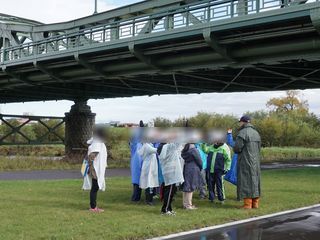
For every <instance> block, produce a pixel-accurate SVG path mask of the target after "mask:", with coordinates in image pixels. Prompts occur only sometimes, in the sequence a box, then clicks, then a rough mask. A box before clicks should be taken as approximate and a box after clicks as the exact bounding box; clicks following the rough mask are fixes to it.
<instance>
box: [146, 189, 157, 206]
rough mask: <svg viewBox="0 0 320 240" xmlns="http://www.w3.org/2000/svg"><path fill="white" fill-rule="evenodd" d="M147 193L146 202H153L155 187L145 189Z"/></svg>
mask: <svg viewBox="0 0 320 240" xmlns="http://www.w3.org/2000/svg"><path fill="white" fill-rule="evenodd" d="M145 195H146V202H147V203H152V202H153V196H154V195H155V188H147V189H146V190H145Z"/></svg>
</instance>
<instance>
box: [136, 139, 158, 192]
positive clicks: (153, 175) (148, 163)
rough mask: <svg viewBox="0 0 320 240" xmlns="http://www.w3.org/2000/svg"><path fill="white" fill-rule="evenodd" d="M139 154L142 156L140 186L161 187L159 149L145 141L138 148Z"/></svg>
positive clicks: (143, 187) (144, 187)
mask: <svg viewBox="0 0 320 240" xmlns="http://www.w3.org/2000/svg"><path fill="white" fill-rule="evenodd" d="M138 154H139V155H140V156H141V158H142V169H141V175H140V188H141V189H146V188H154V187H159V178H158V162H157V149H156V148H154V147H153V146H152V145H151V144H150V143H144V144H143V145H142V147H141V148H140V149H139V150H138Z"/></svg>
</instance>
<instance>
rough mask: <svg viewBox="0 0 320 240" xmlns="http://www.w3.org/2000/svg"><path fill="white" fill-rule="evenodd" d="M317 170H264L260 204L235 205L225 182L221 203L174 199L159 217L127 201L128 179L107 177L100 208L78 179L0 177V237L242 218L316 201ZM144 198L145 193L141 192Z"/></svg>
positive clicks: (117, 235) (116, 232)
mask: <svg viewBox="0 0 320 240" xmlns="http://www.w3.org/2000/svg"><path fill="white" fill-rule="evenodd" d="M319 182H320V169H319V168H309V169H289V170H269V171H263V176H262V190H263V198H262V202H261V208H260V209H258V210H241V209H237V208H236V207H237V206H240V205H241V203H240V202H237V201H235V187H234V186H232V185H231V184H228V183H226V191H227V198H228V200H227V201H226V204H225V205H223V206H220V205H216V204H212V203H209V202H208V201H207V200H202V201H200V200H198V196H197V195H196V196H195V199H194V203H195V204H196V205H197V206H198V207H199V209H198V210H195V211H186V210H183V209H182V207H181V205H182V204H181V193H179V194H178V195H177V197H176V200H175V202H174V208H175V210H176V211H177V216H175V217H170V216H161V215H160V203H159V202H157V203H156V206H153V207H150V206H146V205H144V204H143V203H141V204H139V205H136V204H132V203H130V201H129V199H130V195H131V185H130V179H129V178H111V179H107V186H108V189H107V191H106V192H103V193H102V192H99V193H98V204H99V207H102V208H104V209H105V210H106V211H105V212H104V213H101V214H93V213H90V212H89V211H88V192H83V191H81V190H80V188H81V184H82V181H80V180H61V181H0V189H1V194H0V202H1V205H0V239H6V240H8V239H15V240H16V239H143V238H147V237H153V236H160V235H165V234H169V233H174V232H179V231H183V230H191V229H196V228H200V227H205V226H211V225H216V224H221V223H225V222H230V221H235V220H240V219H245V218H249V217H253V216H258V215H264V214H268V213H274V212H278V211H282V210H287V209H293V208H298V207H302V206H307V205H311V204H316V203H319V200H320V188H319ZM143 197H144V196H143Z"/></svg>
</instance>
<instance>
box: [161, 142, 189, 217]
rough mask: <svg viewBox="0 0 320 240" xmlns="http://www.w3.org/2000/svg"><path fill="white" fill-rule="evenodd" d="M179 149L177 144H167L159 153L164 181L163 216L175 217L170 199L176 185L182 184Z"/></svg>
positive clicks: (175, 189)
mask: <svg viewBox="0 0 320 240" xmlns="http://www.w3.org/2000/svg"><path fill="white" fill-rule="evenodd" d="M180 148H181V146H180V144H179V143H167V144H164V145H163V146H162V148H161V151H159V161H160V165H161V169H162V175H163V179H164V189H163V192H164V193H163V195H164V197H163V206H162V209H161V213H162V214H165V215H175V212H174V211H173V209H172V199H173V197H174V195H175V193H176V191H177V185H179V184H182V183H183V182H184V178H183V170H182V167H181V159H180V158H181V151H180Z"/></svg>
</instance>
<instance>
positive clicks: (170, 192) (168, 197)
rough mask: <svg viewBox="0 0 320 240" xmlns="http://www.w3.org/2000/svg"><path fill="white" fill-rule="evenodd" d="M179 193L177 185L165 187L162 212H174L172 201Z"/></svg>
mask: <svg viewBox="0 0 320 240" xmlns="http://www.w3.org/2000/svg"><path fill="white" fill-rule="evenodd" d="M176 192H177V187H176V185H175V184H172V185H169V186H164V189H163V205H162V209H161V212H163V213H166V212H168V211H170V212H171V211H172V206H171V204H172V199H173V197H174V194H175V193H176Z"/></svg>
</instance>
